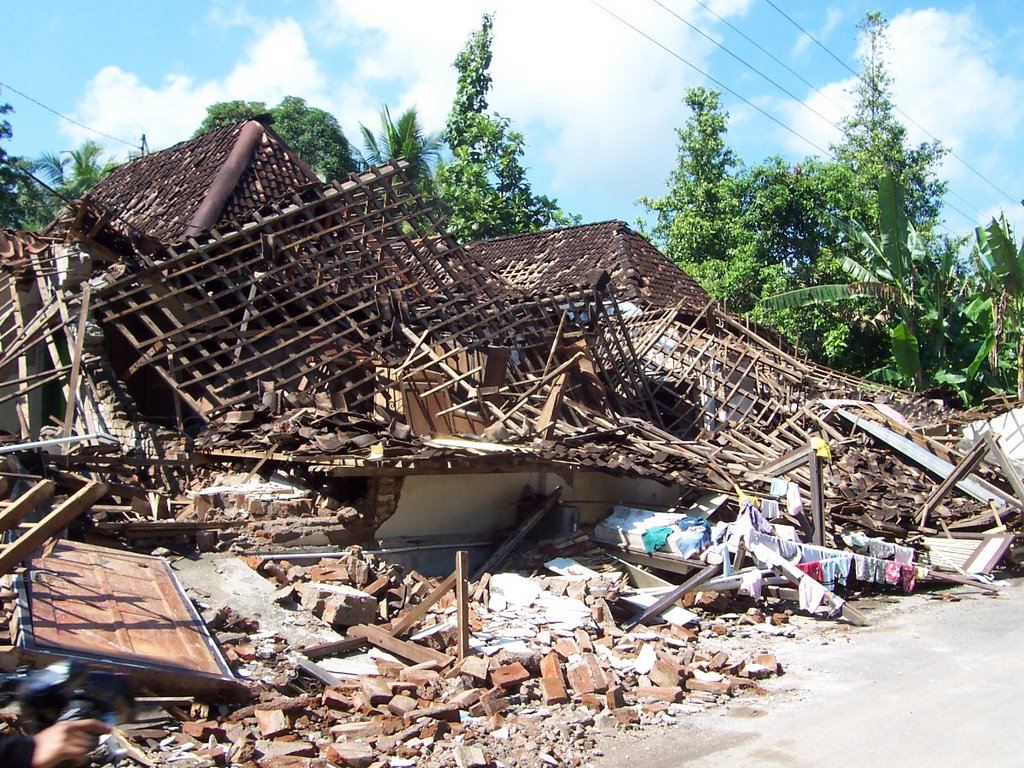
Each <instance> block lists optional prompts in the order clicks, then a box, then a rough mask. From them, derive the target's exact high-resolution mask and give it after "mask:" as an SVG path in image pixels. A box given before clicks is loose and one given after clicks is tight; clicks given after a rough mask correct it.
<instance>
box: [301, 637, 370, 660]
mask: <svg viewBox="0 0 1024 768" xmlns="http://www.w3.org/2000/svg"><path fill="white" fill-rule="evenodd" d="M363 645H366V639H365V638H362V637H348V638H345V639H344V640H335V641H333V642H330V643H321V644H320V645H310V646H307V647H306V648H303V649H302V654H303V656H305V657H306V658H307V659H312V660H316V659H325V658H327V657H328V656H334V655H335V654H338V653H346V652H347V651H354V650H355V649H356V648H359V647H360V646H363Z"/></svg>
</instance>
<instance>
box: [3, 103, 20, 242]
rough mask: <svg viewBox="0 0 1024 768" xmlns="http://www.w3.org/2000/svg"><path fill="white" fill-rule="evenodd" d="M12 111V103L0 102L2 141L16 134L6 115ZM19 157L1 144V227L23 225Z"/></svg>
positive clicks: (11, 227)
mask: <svg viewBox="0 0 1024 768" xmlns="http://www.w3.org/2000/svg"><path fill="white" fill-rule="evenodd" d="M11 111H12V109H11V105H10V104H0V141H6V140H8V139H10V138H11V136H13V135H14V133H13V131H12V130H11V124H10V122H9V121H8V120H7V118H6V117H4V116H5V115H7V114H9V113H10V112H11ZM17 163H18V158H16V157H12V156H10V155H8V154H7V152H6V151H5V150H4V148H3V146H0V228H10V229H13V228H16V227H19V226H21V222H22V210H21V208H20V206H19V204H18V185H19V183H20V179H21V178H22V176H21V174H20V173H19V172H18V171H17V170H16V164H17Z"/></svg>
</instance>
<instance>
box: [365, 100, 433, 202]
mask: <svg viewBox="0 0 1024 768" xmlns="http://www.w3.org/2000/svg"><path fill="white" fill-rule="evenodd" d="M359 130H360V131H361V132H362V134H363V145H364V148H363V152H362V153H360V160H362V162H363V163H364V164H366V165H382V164H384V163H387V162H390V161H392V160H397V159H398V158H403V159H404V160H405V161H406V162H408V163H409V169H408V172H409V175H410V176H411V177H412V178H413V179H414V180H416V181H418V182H420V186H421V187H422V186H429V185H430V179H431V175H432V173H433V166H434V165H435V164H436V163H437V160H438V158H439V157H440V155H441V146H442V142H441V137H440V135H439V134H436V133H432V134H426V133H424V131H423V128H422V126H420V121H419V115H418V114H417V112H416V107H410V108H409V109H407V110H406V111H405V112H403V113H402V114H401V115H399V116H398V120H397V121H395V120H393V119H392V117H391V111H390V110H389V109H388V108H387V107H386V106H385V107H382V108H381V111H380V133H378V134H376V135H374V133H373V131H371V130H370V129H369V128H367V127H366V126H365V125H362V124H360V126H359Z"/></svg>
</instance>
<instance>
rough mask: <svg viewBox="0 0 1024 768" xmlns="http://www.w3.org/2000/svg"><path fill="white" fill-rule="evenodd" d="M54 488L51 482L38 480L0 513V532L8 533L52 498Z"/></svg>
mask: <svg viewBox="0 0 1024 768" xmlns="http://www.w3.org/2000/svg"><path fill="white" fill-rule="evenodd" d="M56 487H57V486H56V485H55V484H54V483H53V481H52V480H40V481H39V482H38V483H36V484H35V485H33V486H32V487H31V488H29V489H28V491H26V492H25V493H24V494H22V495H21V496H19V497H18V498H17V499H15V500H14V501H12V502H11V503H10V505H9V506H8V507H7V508H6V509H4V511H3V512H0V532H3V531H9V530H11V529H12V528H14V527H15V526H17V525H19V524H20V523H21V521H22V520H24V519H25V517H26V515H28V513H29V512H31V511H32V510H34V509H35V508H36V507H38V506H39V505H40V504H42V503H43V502H44V501H46V500H47V499H48V498H50V497H51V496H53V491H54V489H55V488H56Z"/></svg>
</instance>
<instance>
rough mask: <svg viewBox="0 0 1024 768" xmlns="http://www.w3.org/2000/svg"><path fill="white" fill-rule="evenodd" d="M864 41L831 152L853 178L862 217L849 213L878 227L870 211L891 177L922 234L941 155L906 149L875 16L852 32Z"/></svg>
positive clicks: (933, 214) (938, 199) (938, 186)
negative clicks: (850, 106) (847, 110)
mask: <svg viewBox="0 0 1024 768" xmlns="http://www.w3.org/2000/svg"><path fill="white" fill-rule="evenodd" d="M857 28H858V29H859V30H860V32H861V34H862V36H863V38H864V50H865V54H864V57H863V60H862V61H861V71H860V76H859V77H858V79H857V82H856V84H855V86H854V94H855V95H856V97H857V101H856V105H855V107H854V111H853V113H852V114H851V115H849V116H847V117H846V118H844V119H843V121H842V123H841V126H840V127H841V128H842V131H843V133H842V138H841V140H840V141H839V142H838V143H836V144H834V145H833V146H832V147H831V149H832V152H833V153H834V154H835V157H836V159H837V160H838V161H839V162H840V163H842V164H843V165H846V166H847V167H849V168H850V169H851V170H852V171H853V173H854V176H855V178H856V179H857V184H858V189H859V190H860V193H861V197H862V204H863V205H864V206H865V207H866V208H867V211H866V214H861V213H860V212H859V211H850V212H849V214H850V215H852V216H855V217H857V218H858V219H859V220H860V221H862V222H863V223H864V224H865V225H867V226H868V227H869V228H874V227H876V226H877V225H878V211H877V210H876V209H874V208H873V203H874V199H875V192H876V190H878V188H879V184H880V183H881V179H882V177H883V176H884V175H885V174H886V173H891V174H892V175H893V176H894V177H895V179H896V181H897V182H899V184H900V186H901V187H902V188H903V189H904V190H905V195H904V199H905V204H906V206H907V209H906V215H907V216H908V217H909V218H910V220H911V221H914V222H916V223H917V226H918V228H919V229H920V230H921V231H922V232H928V231H930V230H931V229H932V227H933V226H934V225H935V224H936V222H937V221H938V219H939V215H940V213H941V210H942V197H943V195H944V194H945V192H946V187H947V184H946V182H944V181H941V180H940V179H939V178H938V176H937V175H936V169H937V168H938V165H939V163H940V162H941V160H942V158H943V156H944V155H945V154H946V152H947V150H946V149H945V148H944V147H943V146H942V144H941V143H940V142H938V141H931V142H922V143H921V144H918V145H917V146H911V145H910V142H909V139H908V138H907V128H906V126H904V125H903V123H902V122H900V120H899V119H898V118H897V116H896V106H895V104H894V103H893V100H892V86H893V79H892V76H891V75H890V74H889V70H888V68H887V66H886V63H885V55H886V52H887V50H888V49H889V40H888V28H889V25H888V22H887V21H886V20H885V19H884V18H883V17H882V15H881V14H880V13H878V12H877V11H873V12H870V13H868V14H867V15H865V17H864V19H863V20H862V21H861V22H860V24H858V27H857Z"/></svg>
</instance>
